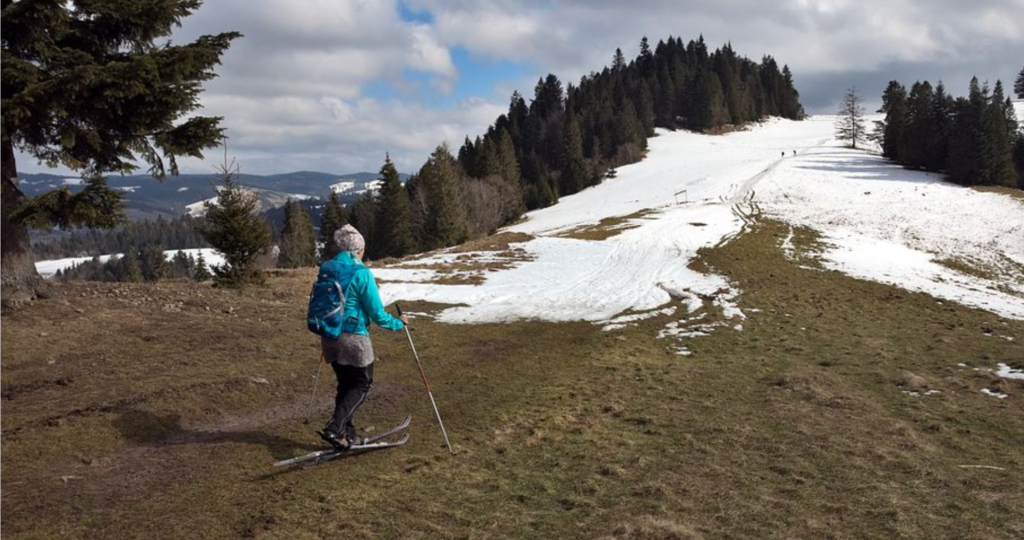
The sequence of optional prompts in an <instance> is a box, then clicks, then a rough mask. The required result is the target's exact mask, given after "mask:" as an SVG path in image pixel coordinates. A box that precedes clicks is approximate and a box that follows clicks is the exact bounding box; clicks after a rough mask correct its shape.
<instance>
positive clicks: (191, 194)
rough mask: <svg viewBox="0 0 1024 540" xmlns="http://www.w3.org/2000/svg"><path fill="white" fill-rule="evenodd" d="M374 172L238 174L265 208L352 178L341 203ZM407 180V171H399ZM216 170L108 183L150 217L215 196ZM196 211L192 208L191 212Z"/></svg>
mask: <svg viewBox="0 0 1024 540" xmlns="http://www.w3.org/2000/svg"><path fill="white" fill-rule="evenodd" d="M377 177H378V175H377V174H376V173H369V172H360V173H352V174H341V175H338V174H328V173H322V172H312V171H300V172H291V173H283V174H272V175H255V174H244V173H243V174H241V175H239V179H240V181H241V183H242V184H243V185H245V186H246V187H248V188H250V189H252V190H253V191H254V192H255V193H256V194H257V195H258V196H259V197H260V200H261V202H263V204H264V206H265V207H268V208H270V207H274V206H280V205H282V204H284V201H286V200H287V199H288V198H293V199H305V198H310V197H318V198H325V197H327V195H329V194H330V189H331V186H333V185H335V184H338V183H339V182H342V181H347V182H352V183H353V189H352V190H350V191H349V192H346V193H344V194H342V199H343V202H348V203H351V202H355V200H356V199H357V198H358V197H359V195H360V194H361V191H360V190H359V189H358V188H361V187H362V186H364V185H365V184H368V183H370V182H373V181H374V180H376V179H377ZM400 177H401V179H402V180H407V179H408V177H409V175H407V174H402V175H400ZM20 179H21V183H20V187H21V189H22V190H23V191H24V192H25V194H26V195H29V196H35V195H39V194H40V193H44V192H46V191H49V190H51V189H54V188H57V187H63V186H67V187H68V188H69V189H71V191H72V192H75V191H77V190H78V189H81V187H80V186H81V180H80V179H78V178H66V177H63V176H58V175H53V174H23V175H21V176H20ZM218 181H219V180H218V178H217V176H216V175H215V174H213V173H211V174H182V175H180V176H174V177H168V178H167V179H165V180H164V181H162V182H161V181H158V180H155V179H154V178H153V177H151V176H148V175H128V176H118V175H112V176H109V177H108V178H107V182H108V183H109V184H110V186H111V187H112V188H114V189H115V190H118V191H120V192H121V193H122V194H123V195H124V199H125V203H126V205H127V207H126V213H127V215H128V217H129V218H131V219H142V218H152V217H156V216H157V215H164V216H178V215H181V214H184V213H186V212H189V211H190V210H191V209H195V208H198V206H197V205H201V203H202V202H203V201H205V200H208V199H210V198H212V197H213V196H214V190H213V188H214V185H216V184H217V183H218ZM193 213H194V212H193Z"/></svg>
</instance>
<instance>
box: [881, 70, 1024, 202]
mask: <svg viewBox="0 0 1024 540" xmlns="http://www.w3.org/2000/svg"><path fill="white" fill-rule="evenodd" d="M1022 81H1024V70H1022V71H1021V75H1020V76H1019V77H1018V79H1017V83H1016V85H1015V86H1016V91H1017V92H1018V93H1019V94H1020V93H1022V92H1024V82H1022ZM878 112H880V113H883V114H885V119H884V120H882V121H879V122H876V124H877V125H876V129H875V135H876V138H877V140H878V142H879V144H880V145H881V147H882V153H883V155H884V156H885V157H888V158H890V159H892V160H894V161H896V162H897V163H900V164H901V165H903V166H905V167H908V168H912V169H921V170H926V171H936V172H944V173H946V175H947V176H948V177H949V179H950V180H951V181H953V182H955V183H957V184H960V185H983V186H1006V187H1018V188H1021V189H1024V131H1022V130H1021V129H1020V126H1019V125H1018V122H1017V115H1016V112H1015V111H1014V107H1013V102H1012V101H1011V99H1010V97H1008V96H1006V95H1005V93H1004V90H1003V84H1002V82H1000V81H996V84H995V87H994V88H993V89H992V90H991V91H990V89H989V87H988V85H987V84H984V85H983V84H981V83H979V82H978V78H977V77H975V78H973V79H971V82H970V85H969V89H968V94H967V96H966V97H953V96H951V95H950V94H949V93H947V92H946V88H945V86H944V85H943V84H942V82H939V83H938V84H937V85H935V86H934V87H932V85H931V83H929V82H928V81H923V82H921V81H918V82H915V83H914V84H913V85H912V86H911V87H910V91H909V92H908V91H907V89H906V87H905V86H904V85H903V84H902V83H900V82H899V81H891V82H890V83H889V85H888V87H886V89H885V92H884V94H883V95H882V108H881V109H879V111H878Z"/></svg>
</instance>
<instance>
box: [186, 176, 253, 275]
mask: <svg viewBox="0 0 1024 540" xmlns="http://www.w3.org/2000/svg"><path fill="white" fill-rule="evenodd" d="M220 174H221V183H222V185H221V186H218V190H217V201H216V203H214V204H207V206H206V224H205V225H204V226H203V227H202V229H201V234H202V235H203V238H205V239H206V241H207V242H209V243H210V245H211V246H213V247H214V248H215V249H216V250H217V251H219V252H221V253H222V254H224V264H223V265H218V266H215V267H214V268H213V273H214V277H213V282H214V285H217V286H221V287H229V288H241V287H245V286H246V285H251V284H260V283H262V282H263V273H262V271H261V270H260V268H259V265H258V264H257V262H258V259H259V257H260V255H262V254H263V253H264V252H265V251H266V250H267V248H268V247H270V226H269V225H268V224H267V222H266V220H264V219H263V216H262V215H260V214H259V201H258V200H256V197H255V195H253V194H252V192H250V191H248V190H246V189H244V188H242V187H241V186H239V185H237V184H236V181H235V176H236V174H237V169H232V167H231V166H230V165H228V164H226V163H225V164H224V165H223V166H221V168H220Z"/></svg>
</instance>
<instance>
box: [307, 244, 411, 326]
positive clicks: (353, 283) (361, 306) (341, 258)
mask: <svg viewBox="0 0 1024 540" xmlns="http://www.w3.org/2000/svg"><path fill="white" fill-rule="evenodd" d="M324 273H327V274H329V275H331V276H333V277H334V279H336V280H337V281H338V284H339V285H341V290H343V291H345V310H344V316H343V318H342V322H341V332H342V333H346V334H360V335H363V336H369V335H370V321H373V322H375V323H377V326H380V327H381V328H385V329H387V330H401V329H402V328H404V327H405V325H404V324H402V320H401V319H396V318H395V317H392V316H391V315H390V314H388V312H387V311H384V304H383V303H382V302H381V300H380V292H379V291H377V282H376V280H374V279H373V274H371V273H370V269H369V268H367V267H366V266H365V265H363V262H362V261H360V260H359V259H357V258H355V257H353V256H352V255H350V254H349V253H348V252H347V251H343V252H341V253H339V254H338V255H336V256H335V257H334V258H333V259H330V260H328V261H326V262H325V263H323V264H322V265H320V274H324ZM330 333H332V334H333V333H334V332H330Z"/></svg>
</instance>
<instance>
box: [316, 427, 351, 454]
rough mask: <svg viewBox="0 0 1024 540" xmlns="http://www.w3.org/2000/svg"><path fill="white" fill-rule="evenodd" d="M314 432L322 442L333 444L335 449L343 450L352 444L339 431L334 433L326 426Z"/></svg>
mask: <svg viewBox="0 0 1024 540" xmlns="http://www.w3.org/2000/svg"><path fill="white" fill-rule="evenodd" d="M316 434H317V435H319V436H320V438H321V439H323V440H324V442H326V443H327V444H329V445H331V446H333V447H334V449H335V450H339V451H345V450H348V449H349V448H351V446H352V441H351V440H350V439H349V438H348V437H346V436H344V435H342V434H340V433H335V432H333V431H331V430H330V429H328V428H324V429H321V430H320V431H317V432H316Z"/></svg>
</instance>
